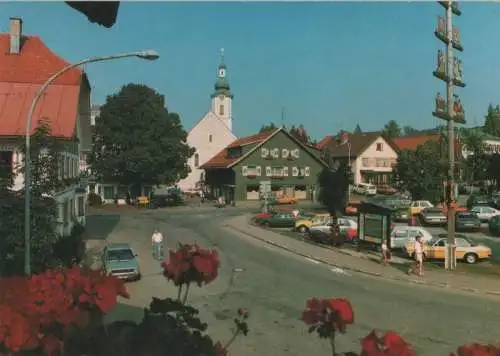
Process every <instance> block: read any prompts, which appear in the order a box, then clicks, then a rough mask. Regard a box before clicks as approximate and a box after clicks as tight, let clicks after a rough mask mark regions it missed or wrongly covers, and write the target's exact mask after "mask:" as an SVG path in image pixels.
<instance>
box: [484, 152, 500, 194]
mask: <svg viewBox="0 0 500 356" xmlns="http://www.w3.org/2000/svg"><path fill="white" fill-rule="evenodd" d="M487 159H488V163H487V168H486V172H487V173H486V174H487V176H488V178H489V179H491V180H493V181H494V182H495V185H496V188H497V189H500V154H498V153H494V154H491V155H488V157H487Z"/></svg>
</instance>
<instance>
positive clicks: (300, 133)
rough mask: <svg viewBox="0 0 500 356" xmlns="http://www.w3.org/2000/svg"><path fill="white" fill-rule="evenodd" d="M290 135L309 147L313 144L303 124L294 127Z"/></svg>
mask: <svg viewBox="0 0 500 356" xmlns="http://www.w3.org/2000/svg"><path fill="white" fill-rule="evenodd" d="M290 134H291V135H293V136H294V137H295V138H296V139H297V140H299V141H300V142H302V143H303V144H304V145H308V144H310V143H311V138H310V137H309V135H308V134H307V131H306V129H305V128H304V126H303V125H302V124H301V125H299V126H298V127H296V126H295V125H293V126H292V127H291V128H290Z"/></svg>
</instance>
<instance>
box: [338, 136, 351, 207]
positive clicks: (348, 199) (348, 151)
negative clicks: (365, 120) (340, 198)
mask: <svg viewBox="0 0 500 356" xmlns="http://www.w3.org/2000/svg"><path fill="white" fill-rule="evenodd" d="M340 145H341V146H343V145H346V146H347V166H348V167H349V185H348V187H347V203H348V204H349V202H350V201H351V181H350V177H351V174H352V168H351V143H350V142H349V141H348V139H347V140H345V141H344V142H341V143H340Z"/></svg>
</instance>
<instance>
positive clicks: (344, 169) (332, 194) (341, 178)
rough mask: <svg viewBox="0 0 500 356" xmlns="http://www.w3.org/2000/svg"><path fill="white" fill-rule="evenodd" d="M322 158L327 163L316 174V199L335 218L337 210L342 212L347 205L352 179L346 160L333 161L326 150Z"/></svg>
mask: <svg viewBox="0 0 500 356" xmlns="http://www.w3.org/2000/svg"><path fill="white" fill-rule="evenodd" d="M323 160H324V161H325V162H327V163H328V167H326V168H324V169H323V170H322V171H321V172H320V174H319V176H318V184H319V187H320V192H319V196H318V199H319V201H320V202H321V204H323V205H324V206H325V207H326V209H327V210H328V212H329V213H330V215H331V216H332V217H333V218H336V216H337V213H338V212H344V211H345V208H346V206H347V203H348V201H347V192H348V189H349V183H350V181H351V179H352V177H351V175H350V174H349V167H348V165H347V162H344V161H342V162H338V161H337V162H335V160H334V159H333V158H332V157H331V156H330V154H329V152H328V150H325V152H324V153H323Z"/></svg>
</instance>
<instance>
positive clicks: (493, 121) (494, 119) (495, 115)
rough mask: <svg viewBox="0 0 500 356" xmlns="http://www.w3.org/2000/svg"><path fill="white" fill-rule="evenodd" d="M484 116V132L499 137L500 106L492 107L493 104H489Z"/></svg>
mask: <svg viewBox="0 0 500 356" xmlns="http://www.w3.org/2000/svg"><path fill="white" fill-rule="evenodd" d="M484 118H485V120H484V127H483V130H484V132H485V133H487V134H489V135H492V136H497V137H500V106H498V105H497V106H496V107H495V108H493V105H491V104H490V105H489V106H488V112H487V113H486V116H485V117H484Z"/></svg>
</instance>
